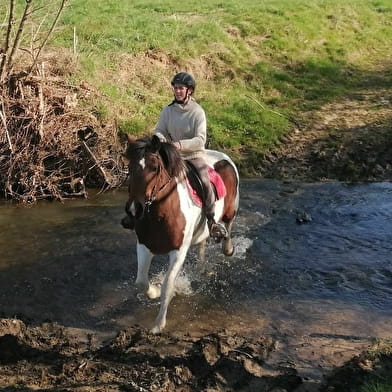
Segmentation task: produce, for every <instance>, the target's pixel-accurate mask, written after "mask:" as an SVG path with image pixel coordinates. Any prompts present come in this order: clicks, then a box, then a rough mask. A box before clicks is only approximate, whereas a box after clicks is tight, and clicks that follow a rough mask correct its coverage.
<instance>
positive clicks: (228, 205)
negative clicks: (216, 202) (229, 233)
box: [214, 160, 238, 223]
mask: <svg viewBox="0 0 392 392" xmlns="http://www.w3.org/2000/svg"><path fill="white" fill-rule="evenodd" d="M214 169H215V170H216V171H217V172H218V173H219V175H220V176H221V177H222V180H223V182H224V183H225V186H226V197H225V204H224V207H223V215H222V221H223V222H225V223H229V222H231V221H232V220H233V219H234V217H235V215H236V213H237V210H236V209H235V199H236V196H237V187H238V180H237V176H236V172H235V170H234V168H233V166H232V165H231V164H230V163H229V162H228V161H226V160H222V161H219V162H216V163H215V165H214Z"/></svg>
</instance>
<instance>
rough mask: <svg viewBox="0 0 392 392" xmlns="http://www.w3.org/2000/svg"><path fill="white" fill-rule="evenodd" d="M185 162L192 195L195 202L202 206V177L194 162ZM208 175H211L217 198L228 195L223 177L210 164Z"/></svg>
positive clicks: (188, 184)
mask: <svg viewBox="0 0 392 392" xmlns="http://www.w3.org/2000/svg"><path fill="white" fill-rule="evenodd" d="M185 164H186V166H187V168H188V175H187V180H186V183H187V186H188V191H189V194H190V196H191V197H192V200H193V202H194V203H195V204H196V205H197V206H199V207H202V206H203V204H204V187H203V183H202V181H201V179H200V176H199V172H198V171H197V169H196V168H195V166H193V164H192V162H190V161H185ZM208 175H209V177H210V182H211V185H212V188H213V190H214V194H215V200H219V199H221V198H222V197H225V196H226V186H225V183H224V182H223V180H222V177H221V176H220V175H219V173H218V172H217V171H215V170H214V169H213V168H212V167H210V166H208Z"/></svg>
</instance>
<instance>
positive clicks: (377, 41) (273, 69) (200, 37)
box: [0, 0, 392, 168]
mask: <svg viewBox="0 0 392 392" xmlns="http://www.w3.org/2000/svg"><path fill="white" fill-rule="evenodd" d="M36 1H39V2H43V3H45V1H44V0H36ZM54 3H55V2H51V4H54ZM18 4H19V5H22V4H24V1H22V0H18ZM46 4H47V2H46ZM4 11H5V10H4V7H2V9H1V10H0V20H5V19H4V15H2V13H4ZM42 13H43V11H41V14H42ZM37 16H38V14H37ZM74 29H75V31H76V34H77V38H78V45H77V47H76V48H75V49H76V51H77V56H78V62H79V63H80V65H81V66H80V71H79V73H78V74H77V75H73V80H75V79H76V80H84V81H87V82H88V83H89V84H91V85H92V86H94V88H95V89H97V90H98V91H100V92H102V94H103V95H102V101H103V102H101V103H97V102H95V103H94V107H95V109H96V110H97V112H98V113H99V115H100V116H102V118H103V119H106V118H111V117H112V118H113V117H115V118H116V119H117V123H118V124H119V126H120V128H121V129H122V130H123V131H126V132H131V133H135V134H143V133H148V132H151V131H152V130H153V128H154V125H155V123H156V121H157V117H158V115H159V112H160V110H161V108H162V106H163V105H165V104H166V103H167V102H168V101H169V100H170V99H171V91H170V88H169V87H170V86H169V80H170V77H171V76H172V75H173V74H174V73H175V72H177V71H180V70H187V71H189V72H191V73H193V74H194V75H195V77H196V79H197V83H198V86H197V91H196V98H197V99H198V100H199V101H200V103H201V104H202V105H203V107H204V108H205V110H206V113H207V116H208V122H209V141H210V147H212V148H224V149H226V150H227V151H228V152H229V153H231V154H232V155H233V157H234V159H235V160H236V161H237V162H239V163H240V164H241V165H242V166H243V167H244V168H245V166H246V165H247V164H248V165H249V163H251V164H252V165H253V166H257V161H258V160H259V158H260V156H261V155H262V154H263V153H264V152H265V151H267V150H269V149H271V148H273V146H274V145H275V144H276V143H277V142H278V141H279V139H280V137H281V136H283V135H284V134H286V133H288V132H290V129H291V128H292V126H293V122H292V121H289V120H288V119H289V118H290V119H296V118H298V117H300V116H301V113H302V112H304V111H307V110H312V109H317V108H318V107H320V106H321V105H323V104H325V103H327V102H330V101H333V100H338V99H339V98H340V97H342V96H343V95H346V94H350V93H351V92H353V91H355V90H356V89H357V88H359V87H361V86H363V85H366V81H367V80H370V79H374V78H375V76H380V75H387V74H386V70H387V69H388V68H390V65H391V52H390V43H391V42H392V3H391V2H390V0H351V1H348V2H342V1H341V0H265V1H255V0H225V1H222V0H205V1H204V2H197V4H196V3H195V2H178V1H174V0H154V1H152V0H133V1H128V0H105V1H104V0H70V1H69V4H68V6H67V8H66V10H65V11H64V12H63V15H62V18H61V21H60V23H59V24H58V26H57V30H56V34H55V35H54V37H53V40H52V41H51V44H52V45H54V46H55V47H62V48H68V49H69V50H70V51H71V52H72V51H73V49H74V47H73V32H74ZM0 32H1V33H4V28H3V29H2V30H0ZM0 42H1V41H0ZM377 80H378V83H380V85H385V86H386V85H389V86H391V85H392V82H391V75H390V74H389V76H382V77H381V78H380V77H378V79H377ZM276 113H280V115H279V114H276Z"/></svg>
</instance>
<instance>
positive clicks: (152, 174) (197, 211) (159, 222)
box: [123, 136, 239, 333]
mask: <svg viewBox="0 0 392 392" xmlns="http://www.w3.org/2000/svg"><path fill="white" fill-rule="evenodd" d="M124 157H125V158H126V160H127V161H128V168H129V195H128V196H129V198H128V202H127V203H126V212H127V217H126V218H125V220H126V222H124V220H123V225H124V227H128V228H131V229H135V231H136V235H137V262H138V271H137V278H136V286H137V287H138V289H139V290H143V291H144V292H145V293H146V294H147V296H148V297H150V298H158V297H161V306H160V311H159V314H158V316H157V318H156V320H155V323H154V326H153V328H152V332H153V333H159V332H161V331H162V330H163V328H164V327H165V325H166V314H167V309H168V306H169V303H170V301H171V299H172V297H173V295H174V287H175V280H176V278H177V275H178V273H179V271H180V269H181V267H182V265H183V263H184V261H185V257H186V254H187V252H188V249H189V247H190V246H191V245H195V244H198V245H199V251H198V254H199V258H200V259H201V261H203V262H204V258H205V246H206V239H207V238H208V236H209V231H208V227H207V223H206V218H205V216H204V214H203V212H202V208H201V207H200V205H197V203H195V202H194V200H193V199H192V197H191V195H190V192H189V189H188V185H187V170H186V167H185V164H184V161H183V160H182V158H181V156H180V154H179V153H178V151H177V149H176V148H175V147H174V146H173V145H171V144H169V143H163V142H161V141H160V140H159V138H158V137H157V136H152V137H145V138H141V139H137V140H135V139H131V138H129V141H128V147H127V149H126V152H125V154H124ZM206 160H207V163H208V164H209V165H210V166H211V167H212V168H214V169H215V171H216V172H217V173H219V175H220V176H221V178H222V180H223V182H224V184H225V187H226V194H225V196H224V197H223V198H221V199H219V200H217V201H216V202H215V218H216V220H217V221H219V222H222V223H223V224H224V225H225V227H226V229H227V232H228V236H227V237H226V238H224V239H223V240H222V250H223V253H224V254H225V255H227V256H231V255H232V254H233V252H234V247H233V244H232V240H231V228H232V224H233V220H234V218H235V216H236V214H237V211H238V205H239V176H238V171H237V169H236V167H235V165H234V163H233V162H232V160H231V159H230V158H229V157H228V156H227V155H226V154H224V153H220V152H217V151H212V150H206ZM157 254H168V255H169V268H168V271H167V273H166V275H165V278H164V281H163V283H162V287H159V286H157V285H152V284H151V283H150V282H149V280H148V272H149V268H150V264H151V260H152V258H153V256H154V255H157Z"/></svg>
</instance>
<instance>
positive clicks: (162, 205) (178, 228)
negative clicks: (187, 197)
mask: <svg viewBox="0 0 392 392" xmlns="http://www.w3.org/2000/svg"><path fill="white" fill-rule="evenodd" d="M185 223H186V222H185V216H184V214H183V213H182V212H181V209H180V198H179V196H178V192H177V184H176V182H175V181H174V183H173V185H172V187H171V189H169V190H168V194H167V195H166V196H165V197H164V199H161V200H160V201H159V203H153V204H152V205H151V206H150V210H149V211H148V212H147V211H146V212H145V213H144V216H143V218H142V219H140V220H138V221H136V225H135V230H136V233H137V236H138V239H139V242H140V243H141V244H143V245H145V246H146V247H147V248H148V249H150V250H151V252H152V253H154V254H165V253H168V252H170V251H172V250H174V249H179V248H180V247H181V245H182V243H183V240H184V229H185Z"/></svg>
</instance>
